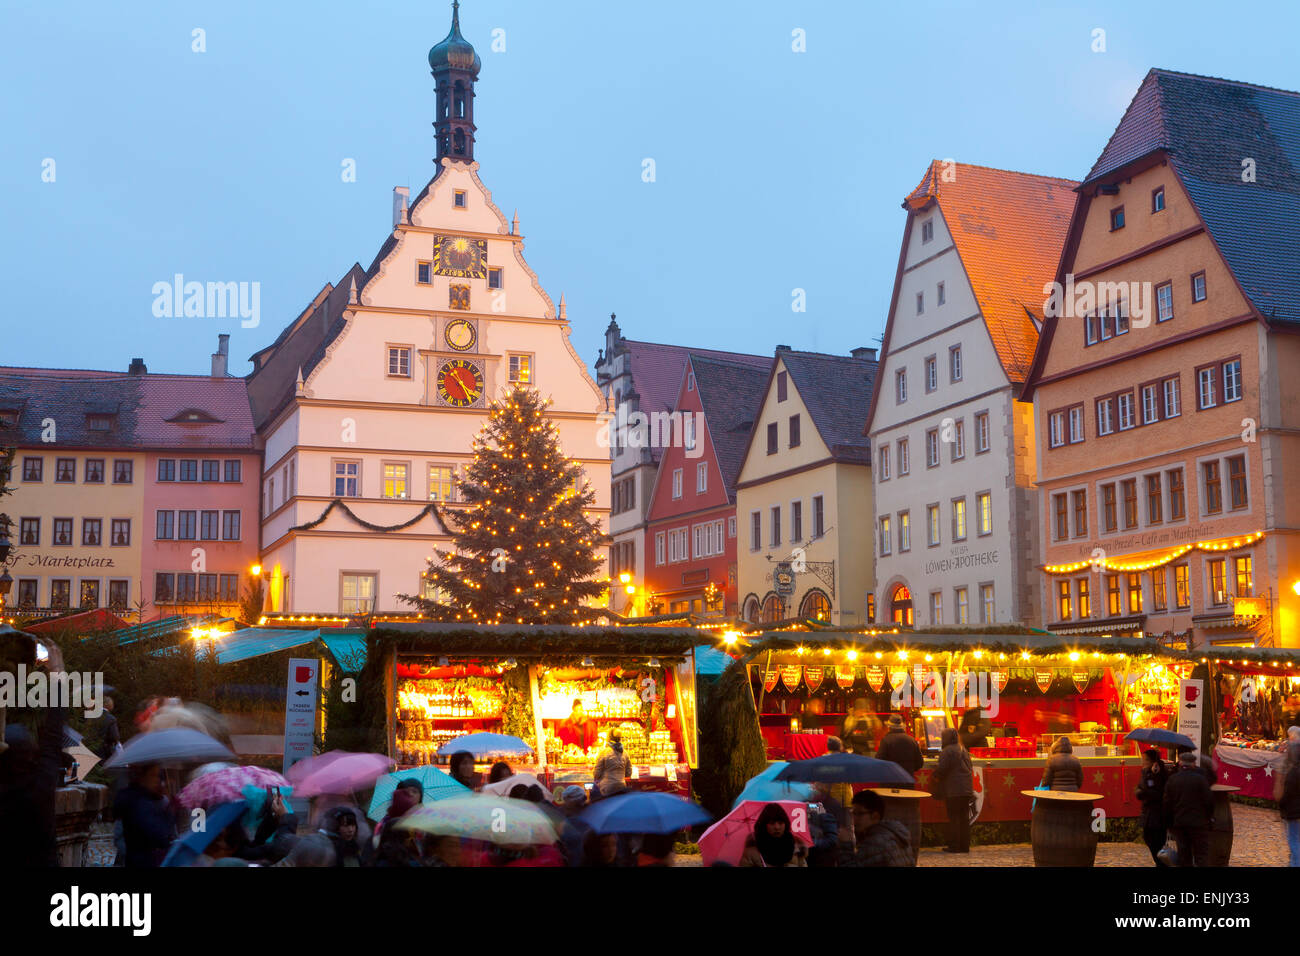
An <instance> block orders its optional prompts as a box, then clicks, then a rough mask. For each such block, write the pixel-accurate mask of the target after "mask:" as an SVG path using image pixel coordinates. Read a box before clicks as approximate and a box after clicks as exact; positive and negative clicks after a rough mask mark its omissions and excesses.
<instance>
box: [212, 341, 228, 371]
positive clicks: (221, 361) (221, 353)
mask: <svg viewBox="0 0 1300 956" xmlns="http://www.w3.org/2000/svg"><path fill="white" fill-rule="evenodd" d="M229 364H230V335H229V334H228V333H226V332H222V333H221V334H220V335H218V336H217V350H216V351H215V352H213V353H212V377H213V378H225V377H226V374H227V373H226V368H227V366H228V365H229Z"/></svg>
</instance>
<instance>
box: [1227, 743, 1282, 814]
mask: <svg viewBox="0 0 1300 956" xmlns="http://www.w3.org/2000/svg"><path fill="white" fill-rule="evenodd" d="M1285 765H1286V754H1285V753H1278V752H1277V751H1275V750H1255V749H1254V748H1252V747H1229V746H1226V745H1224V744H1220V745H1219V746H1217V747H1215V748H1214V772H1215V773H1217V774H1218V775H1219V783H1225V784H1228V785H1229V786H1232V787H1240V788H1241V790H1240V793H1241V795H1242V796H1243V797H1258V798H1259V799H1260V800H1272V799H1273V781H1274V780H1275V779H1277V776H1278V774H1281V773H1285V772H1286V771H1285V769H1284V768H1285Z"/></svg>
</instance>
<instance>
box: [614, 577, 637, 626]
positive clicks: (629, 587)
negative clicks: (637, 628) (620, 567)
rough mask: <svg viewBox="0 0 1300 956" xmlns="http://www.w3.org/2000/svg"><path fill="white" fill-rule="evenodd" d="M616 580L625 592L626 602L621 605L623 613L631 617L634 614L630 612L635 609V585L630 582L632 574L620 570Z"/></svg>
mask: <svg viewBox="0 0 1300 956" xmlns="http://www.w3.org/2000/svg"><path fill="white" fill-rule="evenodd" d="M618 580H619V583H620V584H622V585H623V590H624V592H626V594H627V603H626V604H624V605H623V614H624V615H625V616H627V617H632V616H634V615H633V613H632V612H634V611H635V610H636V585H635V584H633V583H632V575H631V574H630V573H628V572H627V571H623V572H621V573H620V574H619V576H618Z"/></svg>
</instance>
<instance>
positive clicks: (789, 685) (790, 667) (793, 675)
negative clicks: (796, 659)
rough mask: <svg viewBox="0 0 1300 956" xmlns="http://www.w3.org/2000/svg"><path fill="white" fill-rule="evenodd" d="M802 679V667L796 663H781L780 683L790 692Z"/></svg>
mask: <svg viewBox="0 0 1300 956" xmlns="http://www.w3.org/2000/svg"><path fill="white" fill-rule="evenodd" d="M802 679H803V668H802V667H800V666H799V665H798V664H782V665H781V683H782V684H784V685H785V689H786V690H788V691H790V692H791V693H793V692H794V690H795V689H796V688H797V687H798V686H799V681H801V680H802Z"/></svg>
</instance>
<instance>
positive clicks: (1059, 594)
mask: <svg viewBox="0 0 1300 956" xmlns="http://www.w3.org/2000/svg"><path fill="white" fill-rule="evenodd" d="M1070 597H1071V595H1070V581H1069V579H1068V578H1066V579H1062V580H1060V581H1057V582H1056V618H1057V620H1059V621H1068V620H1069V619H1070V614H1071V609H1072V605H1073V602H1072V601H1071V599H1070Z"/></svg>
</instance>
